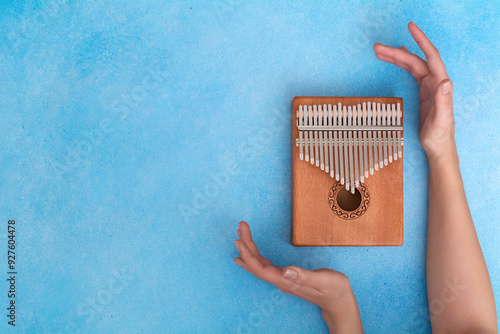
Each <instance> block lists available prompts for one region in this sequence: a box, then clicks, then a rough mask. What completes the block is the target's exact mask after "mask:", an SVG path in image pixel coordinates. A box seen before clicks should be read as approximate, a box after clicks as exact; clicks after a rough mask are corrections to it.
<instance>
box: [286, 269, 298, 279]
mask: <svg viewBox="0 0 500 334" xmlns="http://www.w3.org/2000/svg"><path fill="white" fill-rule="evenodd" d="M297 275H298V273H297V272H296V271H295V270H293V269H290V268H288V269H287V270H285V273H284V274H283V277H284V278H286V279H290V280H292V279H296V278H297Z"/></svg>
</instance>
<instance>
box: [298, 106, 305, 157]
mask: <svg viewBox="0 0 500 334" xmlns="http://www.w3.org/2000/svg"><path fill="white" fill-rule="evenodd" d="M297 125H302V106H299V119H298V120H297ZM299 147H300V160H304V143H303V142H302V131H300V130H299Z"/></svg>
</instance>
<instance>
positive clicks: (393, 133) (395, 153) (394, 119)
mask: <svg viewBox="0 0 500 334" xmlns="http://www.w3.org/2000/svg"><path fill="white" fill-rule="evenodd" d="M395 124H396V105H395V104H393V105H392V125H395ZM392 138H393V143H392V144H393V146H394V150H393V151H394V160H398V143H397V141H396V131H392Z"/></svg>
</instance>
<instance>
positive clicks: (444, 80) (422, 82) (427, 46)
mask: <svg viewBox="0 0 500 334" xmlns="http://www.w3.org/2000/svg"><path fill="white" fill-rule="evenodd" d="M408 30H409V31H410V33H411V35H412V36H413V39H414V40H415V42H417V44H418V46H419V47H420V49H421V50H422V51H423V52H424V54H425V57H426V59H427V61H424V60H423V59H422V58H420V57H419V56H417V55H415V54H412V53H410V52H409V51H408V49H407V48H405V47H404V46H402V47H401V48H399V49H398V48H394V47H390V46H386V45H382V44H380V43H375V45H374V46H373V49H374V50H375V55H376V57H377V58H378V59H380V60H383V61H386V62H388V63H391V64H395V65H396V66H399V67H401V68H402V69H405V70H407V71H408V72H410V73H411V74H412V75H413V77H414V78H415V79H416V80H417V84H418V86H419V88H420V143H421V144H422V147H423V148H424V150H425V151H426V153H427V156H428V158H429V160H439V159H441V158H442V157H445V156H450V155H451V156H455V155H456V146H455V125H454V120H453V85H452V82H451V80H450V78H449V77H448V74H447V73H446V69H445V67H444V64H443V61H442V60H441V57H440V55H439V52H438V50H437V49H436V48H435V47H434V45H433V44H432V43H431V41H430V40H429V39H428V38H427V36H425V34H424V33H423V32H422V31H421V30H420V29H419V28H418V27H417V25H416V24H415V23H413V22H410V23H409V24H408Z"/></svg>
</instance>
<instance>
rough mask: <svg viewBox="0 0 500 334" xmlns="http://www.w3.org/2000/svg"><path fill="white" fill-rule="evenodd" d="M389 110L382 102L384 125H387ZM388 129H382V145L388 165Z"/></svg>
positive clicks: (385, 162)
mask: <svg viewBox="0 0 500 334" xmlns="http://www.w3.org/2000/svg"><path fill="white" fill-rule="evenodd" d="M386 115H387V110H386V108H385V103H382V125H385V120H386ZM386 132H387V131H382V137H383V143H382V146H383V148H384V166H387V136H386Z"/></svg>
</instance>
